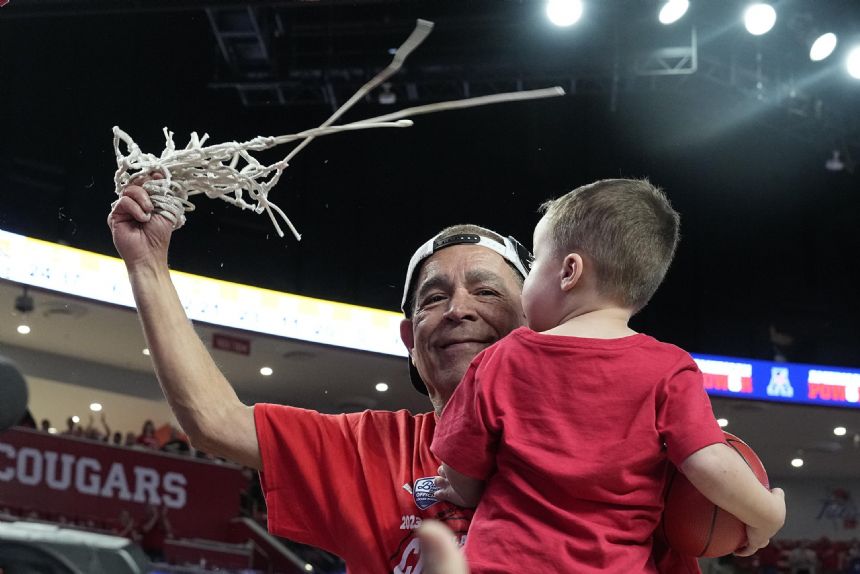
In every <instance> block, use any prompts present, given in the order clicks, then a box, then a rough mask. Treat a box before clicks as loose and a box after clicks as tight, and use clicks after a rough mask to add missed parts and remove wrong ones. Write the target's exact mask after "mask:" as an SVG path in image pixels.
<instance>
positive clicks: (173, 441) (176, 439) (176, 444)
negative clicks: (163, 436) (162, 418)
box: [161, 426, 191, 454]
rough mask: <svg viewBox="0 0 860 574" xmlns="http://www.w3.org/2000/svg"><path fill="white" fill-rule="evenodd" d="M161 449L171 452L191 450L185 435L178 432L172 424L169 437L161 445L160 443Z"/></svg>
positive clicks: (180, 452) (184, 452)
mask: <svg viewBox="0 0 860 574" xmlns="http://www.w3.org/2000/svg"><path fill="white" fill-rule="evenodd" d="M161 450H162V451H163V452H169V453H173V454H189V453H190V451H191V447H190V446H188V441H187V440H186V439H185V435H183V434H181V433H179V432H178V431H177V430H176V429H175V428H173V427H172V426H171V427H170V438H169V439H167V442H165V443H164V444H163V445H161Z"/></svg>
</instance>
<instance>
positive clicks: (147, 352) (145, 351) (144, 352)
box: [143, 347, 149, 357]
mask: <svg viewBox="0 0 860 574" xmlns="http://www.w3.org/2000/svg"><path fill="white" fill-rule="evenodd" d="M143 354H144V355H146V356H147V357H148V356H149V347H144V348H143Z"/></svg>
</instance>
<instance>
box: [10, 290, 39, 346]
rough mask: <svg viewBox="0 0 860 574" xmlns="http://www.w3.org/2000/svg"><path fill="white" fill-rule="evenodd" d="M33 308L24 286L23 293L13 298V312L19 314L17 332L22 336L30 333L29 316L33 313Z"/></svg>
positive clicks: (31, 300)
mask: <svg viewBox="0 0 860 574" xmlns="http://www.w3.org/2000/svg"><path fill="white" fill-rule="evenodd" d="M34 307H35V305H34V304H33V298H32V297H30V294H29V293H28V291H27V286H26V285H24V292H23V293H21V294H20V295H18V297H16V298H15V310H16V311H18V313H20V314H21V319H20V320H19V322H18V328H17V331H18V332H19V333H20V334H22V335H28V334H29V333H30V331H31V329H30V320H29V315H30V313H31V312H32V311H33V308H34Z"/></svg>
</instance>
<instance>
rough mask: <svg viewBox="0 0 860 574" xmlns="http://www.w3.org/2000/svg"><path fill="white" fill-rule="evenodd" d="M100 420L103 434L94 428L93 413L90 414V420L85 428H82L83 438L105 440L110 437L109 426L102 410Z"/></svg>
mask: <svg viewBox="0 0 860 574" xmlns="http://www.w3.org/2000/svg"><path fill="white" fill-rule="evenodd" d="M101 421H102V428H104V434H102V432H101V431H100V430H99V429H97V428H96V425H95V420H94V419H93V415H92V414H90V422H89V424H88V425H87V428H86V429H84V438H88V439H90V440H98V441H104V442H107V441H108V439H109V438H110V427H109V426H108V424H107V416H106V415H105V413H104V411H102V416H101Z"/></svg>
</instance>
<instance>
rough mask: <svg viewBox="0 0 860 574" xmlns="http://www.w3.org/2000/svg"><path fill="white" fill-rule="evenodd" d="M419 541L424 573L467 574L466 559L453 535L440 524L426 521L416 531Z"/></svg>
mask: <svg viewBox="0 0 860 574" xmlns="http://www.w3.org/2000/svg"><path fill="white" fill-rule="evenodd" d="M418 538H420V539H421V554H422V556H424V557H425V560H424V566H425V568H424V571H425V572H429V573H430V574H469V567H468V566H466V559H465V558H463V554H462V553H461V552H460V549H459V548H457V543H456V542H455V541H454V533H453V532H451V531H450V530H448V528H446V527H445V526H444V525H443V524H442V523H440V522H436V521H435V520H426V521H424V523H423V524H422V525H421V528H419V529H418Z"/></svg>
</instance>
